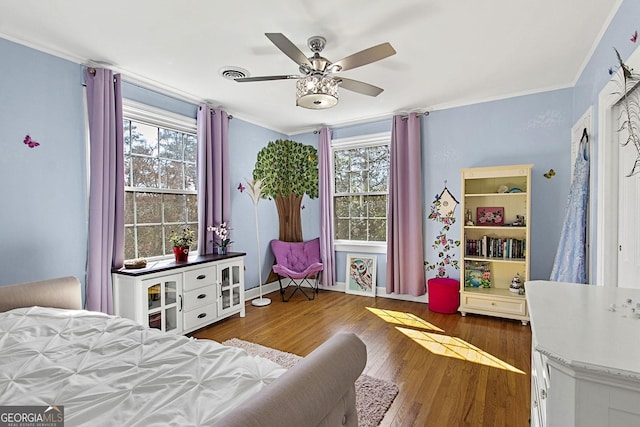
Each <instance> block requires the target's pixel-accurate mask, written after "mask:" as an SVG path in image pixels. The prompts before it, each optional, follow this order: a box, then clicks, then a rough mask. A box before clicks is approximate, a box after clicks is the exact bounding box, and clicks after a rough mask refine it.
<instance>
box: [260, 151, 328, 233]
mask: <svg viewBox="0 0 640 427" xmlns="http://www.w3.org/2000/svg"><path fill="white" fill-rule="evenodd" d="M253 179H254V180H261V181H262V187H261V190H262V194H261V196H260V197H262V198H263V199H265V198H272V199H273V200H274V202H275V204H276V209H277V210H278V221H279V225H280V231H279V235H278V239H279V240H283V241H286V242H302V241H303V238H302V220H301V218H300V208H301V204H302V197H303V196H304V195H305V194H306V195H307V196H309V197H310V198H311V199H315V198H316V197H318V151H317V150H316V148H315V147H313V146H311V145H304V144H301V143H299V142H295V141H291V140H288V139H278V140H276V141H270V142H269V143H268V144H267V146H266V147H264V148H263V149H262V150H260V152H259V153H258V160H257V161H256V165H255V168H254V169H253Z"/></svg>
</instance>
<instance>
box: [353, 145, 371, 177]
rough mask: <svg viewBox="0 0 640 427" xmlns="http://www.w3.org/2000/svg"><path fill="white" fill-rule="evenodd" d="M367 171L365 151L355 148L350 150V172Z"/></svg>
mask: <svg viewBox="0 0 640 427" xmlns="http://www.w3.org/2000/svg"><path fill="white" fill-rule="evenodd" d="M365 169H367V150H366V149H365V148H356V149H353V150H351V171H358V172H360V171H363V170H365Z"/></svg>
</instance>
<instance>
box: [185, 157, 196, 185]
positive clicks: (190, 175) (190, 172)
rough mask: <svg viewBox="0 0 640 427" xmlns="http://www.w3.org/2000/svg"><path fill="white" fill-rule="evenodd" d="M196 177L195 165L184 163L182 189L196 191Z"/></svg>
mask: <svg viewBox="0 0 640 427" xmlns="http://www.w3.org/2000/svg"><path fill="white" fill-rule="evenodd" d="M197 182H198V176H197V175H196V164H195V163H185V165H184V188H185V189H186V190H192V191H194V190H196V189H197Z"/></svg>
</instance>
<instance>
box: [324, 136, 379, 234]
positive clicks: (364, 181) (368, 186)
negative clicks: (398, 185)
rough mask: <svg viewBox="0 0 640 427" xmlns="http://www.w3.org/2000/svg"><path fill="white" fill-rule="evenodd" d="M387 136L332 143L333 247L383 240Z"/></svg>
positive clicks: (342, 140)
mask: <svg viewBox="0 0 640 427" xmlns="http://www.w3.org/2000/svg"><path fill="white" fill-rule="evenodd" d="M389 141H390V135H389V133H384V134H375V135H369V136H367V137H359V138H349V139H340V140H335V141H333V143H332V152H333V172H334V177H333V178H334V180H333V184H334V196H333V202H334V214H335V236H334V237H335V241H336V243H338V244H339V243H352V242H367V243H374V244H375V243H382V242H386V240H387V196H388V182H389V180H388V177H389Z"/></svg>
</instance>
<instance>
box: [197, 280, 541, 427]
mask: <svg viewBox="0 0 640 427" xmlns="http://www.w3.org/2000/svg"><path fill="white" fill-rule="evenodd" d="M267 296H268V297H269V298H271V300H272V303H271V305H269V306H267V307H253V306H252V305H251V303H250V302H247V315H246V317H245V318H240V317H238V316H237V315H235V316H233V317H231V318H229V319H226V320H223V321H221V322H219V323H216V324H214V325H212V326H210V327H208V328H204V329H201V330H199V331H196V333H194V334H193V336H195V337H198V338H209V339H213V340H216V341H224V340H227V339H230V338H240V339H243V340H247V341H252V342H255V343H258V344H262V345H265V346H268V347H272V348H276V349H279V350H283V351H287V352H290V353H295V354H298V355H301V356H305V355H307V354H309V353H310V352H311V351H312V350H313V349H314V348H316V347H317V346H318V345H320V344H321V343H322V342H323V341H324V340H326V339H328V338H329V337H330V336H331V335H333V334H335V333H337V332H340V331H347V332H354V333H355V334H357V335H358V336H359V337H360V338H361V339H362V340H363V341H364V343H365V344H366V345H367V357H368V360H367V366H366V368H365V371H364V372H365V373H367V374H369V375H371V376H374V377H377V378H382V379H386V380H389V381H392V382H394V383H396V384H397V385H398V386H399V388H400V393H399V394H398V396H397V397H396V399H395V401H394V402H393V404H392V406H391V408H390V409H389V411H388V412H387V414H386V415H385V418H384V420H383V421H382V424H381V425H383V426H436V427H437V426H447V427H450V426H469V427H476V426H492V427H494V426H495V427H499V426H505V427H506V426H508V427H518V426H528V425H529V407H530V406H529V405H530V378H529V376H530V372H531V329H530V328H529V326H522V324H521V323H520V322H519V321H514V320H502V319H497V318H492V317H486V316H477V315H468V316H467V317H462V316H460V314H459V313H456V314H440V313H434V312H430V311H429V310H428V306H427V305H426V304H421V303H412V302H406V301H398V300H391V299H387V298H369V297H362V296H355V295H347V294H344V293H340V292H333V291H322V290H321V291H320V293H319V295H318V296H317V297H316V299H315V300H314V301H307V300H306V299H305V298H304V297H303V296H302V295H298V294H296V295H295V296H294V297H293V298H292V299H291V301H289V302H287V303H283V302H282V301H281V300H280V296H279V294H278V293H277V292H274V293H271V294H270V295H267ZM438 329H439V330H438ZM427 347H428V348H429V349H431V350H432V351H434V352H436V353H442V352H444V354H445V355H440V354H436V353H434V352H432V351H430V350H428V349H427ZM465 359H466V360H465ZM471 360H474V361H475V362H474V361H471ZM476 362H484V363H488V364H489V365H487V364H482V363H476ZM490 365H492V366H490ZM496 366H498V367H496Z"/></svg>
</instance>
